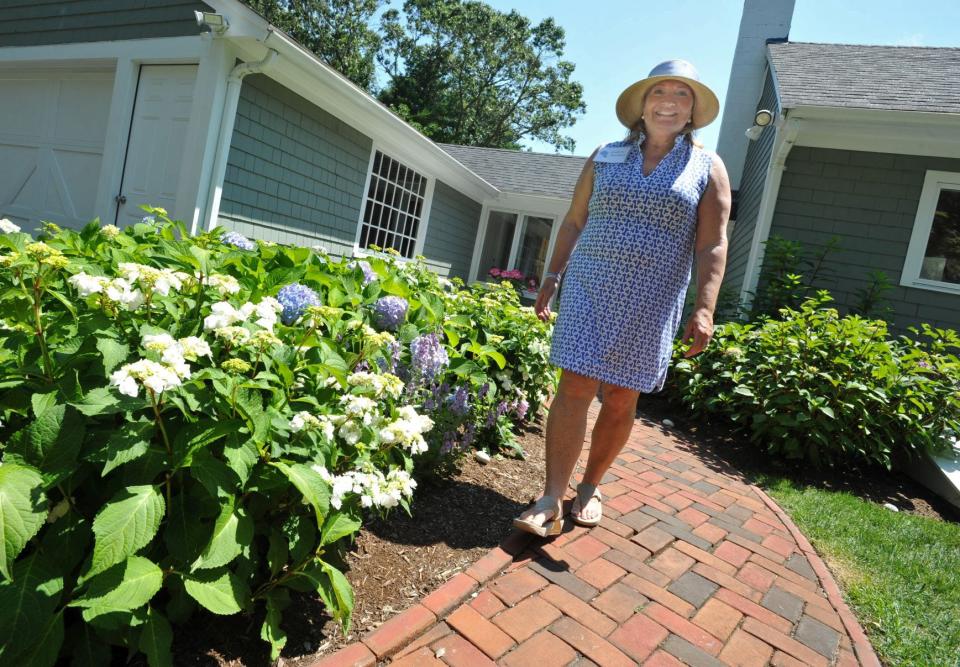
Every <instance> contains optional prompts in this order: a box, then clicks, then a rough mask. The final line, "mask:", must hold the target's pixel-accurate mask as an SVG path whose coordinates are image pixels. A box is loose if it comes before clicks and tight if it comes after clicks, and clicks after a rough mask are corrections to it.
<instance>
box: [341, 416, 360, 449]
mask: <svg viewBox="0 0 960 667" xmlns="http://www.w3.org/2000/svg"><path fill="white" fill-rule="evenodd" d="M337 434H338V435H339V436H340V437H341V438H343V440H344V442H346V443H347V444H348V445H351V446H353V445H355V444H357V443H358V442H360V436H361V435H362V434H363V429H362V427H361V426H360V425H359V424H358V423H357V422H355V421H353V420H352V419H348V420H347V421H345V422H343V424H342V425H341V426H340V428H339V430H337Z"/></svg>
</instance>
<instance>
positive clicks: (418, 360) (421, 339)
mask: <svg viewBox="0 0 960 667" xmlns="http://www.w3.org/2000/svg"><path fill="white" fill-rule="evenodd" d="M410 357H411V366H412V370H413V373H414V375H415V376H417V377H421V378H423V379H426V380H432V379H433V378H435V377H436V376H437V374H438V373H439V372H440V371H441V370H443V369H444V368H445V367H446V365H447V364H448V363H450V357H449V356H447V351H446V349H444V347H443V345H442V344H441V343H440V337H439V336H438V335H437V334H435V333H430V334H424V335H423V336H417V337H416V338H414V339H413V340H412V341H410Z"/></svg>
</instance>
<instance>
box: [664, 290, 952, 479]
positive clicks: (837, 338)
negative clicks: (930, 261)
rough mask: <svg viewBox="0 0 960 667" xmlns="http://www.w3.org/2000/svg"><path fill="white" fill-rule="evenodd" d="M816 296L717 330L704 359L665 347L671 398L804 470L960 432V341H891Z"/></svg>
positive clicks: (884, 454) (887, 460)
mask: <svg viewBox="0 0 960 667" xmlns="http://www.w3.org/2000/svg"><path fill="white" fill-rule="evenodd" d="M829 301H830V297H829V295H828V294H827V293H826V292H820V293H819V294H818V295H817V297H815V298H813V299H808V300H807V301H805V302H804V303H803V304H801V305H800V307H799V308H798V309H791V308H784V309H782V310H781V311H780V316H781V317H780V319H776V320H766V321H763V322H759V323H755V324H742V323H735V322H731V323H727V324H723V325H720V326H718V327H717V331H716V334H715V336H714V340H713V343H712V344H711V345H710V347H709V348H708V349H707V350H706V351H705V352H704V353H702V354H700V355H698V356H697V357H695V358H692V359H683V358H682V356H681V351H682V346H680V345H679V344H678V345H677V347H676V348H675V355H674V356H675V364H674V374H673V376H672V377H671V380H670V382H669V384H668V387H667V391H668V393H669V395H670V396H671V397H672V398H673V399H674V400H677V401H679V402H682V403H683V404H684V405H685V406H686V407H687V408H688V409H689V410H690V411H692V412H693V413H694V414H695V415H697V416H700V417H705V416H709V415H717V416H720V417H723V418H726V419H729V420H730V421H731V422H732V423H733V424H734V426H736V427H737V428H739V429H740V430H742V431H744V432H746V433H748V434H749V436H750V439H751V441H752V442H754V443H756V444H758V445H760V446H761V447H763V448H764V449H765V450H766V451H767V452H769V453H770V454H773V455H775V456H781V457H784V458H787V459H795V460H805V461H807V462H809V463H812V464H814V465H840V464H850V463H877V464H881V465H884V466H886V467H889V466H890V464H891V454H892V452H893V451H894V450H895V449H897V448H900V449H903V450H906V451H911V452H912V451H918V450H926V451H934V450H936V449H940V448H942V447H945V446H946V437H945V436H947V435H949V434H950V433H952V432H957V430H958V426H960V394H958V387H960V362H958V359H957V357H956V356H955V355H956V351H957V350H958V349H960V338H958V337H957V334H956V333H955V332H954V331H950V330H940V329H933V328H930V327H929V326H924V327H923V328H922V330H919V331H915V332H914V333H915V337H914V338H907V337H901V338H898V339H890V338H889V337H888V335H887V326H886V323H885V322H883V321H880V320H867V319H863V318H861V317H859V316H856V315H851V316H847V317H840V316H839V314H838V313H837V311H836V310H835V309H833V308H829V307H826V304H827V303H828V302H829Z"/></svg>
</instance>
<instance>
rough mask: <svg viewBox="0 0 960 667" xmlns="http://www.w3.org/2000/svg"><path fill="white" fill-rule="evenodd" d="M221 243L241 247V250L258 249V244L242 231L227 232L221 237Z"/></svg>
mask: <svg viewBox="0 0 960 667" xmlns="http://www.w3.org/2000/svg"><path fill="white" fill-rule="evenodd" d="M220 242H221V243H226V244H227V245H232V246H233V247H234V248H240V250H256V249H257V244H255V243H254V242H253V241H251V240H250V239H248V238H247V237H246V236H244V235H243V234H241V233H240V232H227V233H226V234H224V235H223V236H221V237H220Z"/></svg>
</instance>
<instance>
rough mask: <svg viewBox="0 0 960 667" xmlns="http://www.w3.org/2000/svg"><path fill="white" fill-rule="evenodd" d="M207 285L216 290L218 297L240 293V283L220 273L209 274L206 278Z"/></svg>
mask: <svg viewBox="0 0 960 667" xmlns="http://www.w3.org/2000/svg"><path fill="white" fill-rule="evenodd" d="M207 284H208V285H210V286H211V287H214V288H216V290H217V291H218V292H219V293H220V296H226V295H227V294H236V293H237V292H239V291H240V283H239V282H237V279H236V278H234V277H233V276H228V275H225V274H222V273H211V274H210V275H209V276H207Z"/></svg>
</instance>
